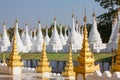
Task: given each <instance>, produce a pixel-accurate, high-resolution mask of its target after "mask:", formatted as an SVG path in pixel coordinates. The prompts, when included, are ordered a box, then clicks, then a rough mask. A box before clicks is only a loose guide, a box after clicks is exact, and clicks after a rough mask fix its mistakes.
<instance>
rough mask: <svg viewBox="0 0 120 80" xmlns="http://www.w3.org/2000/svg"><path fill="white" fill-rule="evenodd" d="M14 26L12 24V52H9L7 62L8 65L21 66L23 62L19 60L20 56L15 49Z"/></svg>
mask: <svg viewBox="0 0 120 80" xmlns="http://www.w3.org/2000/svg"><path fill="white" fill-rule="evenodd" d="M15 31H16V26H14V36H13V47H12V52H11V54H10V58H9V61H8V63H7V65H8V67H22V66H23V62H21V56H20V55H19V53H18V50H17V41H16V34H15Z"/></svg>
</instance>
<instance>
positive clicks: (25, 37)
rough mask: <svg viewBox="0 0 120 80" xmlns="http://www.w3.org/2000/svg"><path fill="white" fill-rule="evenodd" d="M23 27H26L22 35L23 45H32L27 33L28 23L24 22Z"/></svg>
mask: <svg viewBox="0 0 120 80" xmlns="http://www.w3.org/2000/svg"><path fill="white" fill-rule="evenodd" d="M25 27H26V29H25V35H24V40H23V44H24V45H25V46H32V42H31V40H30V36H29V35H28V24H27V23H26V24H25Z"/></svg>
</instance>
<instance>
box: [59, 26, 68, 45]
mask: <svg viewBox="0 0 120 80" xmlns="http://www.w3.org/2000/svg"><path fill="white" fill-rule="evenodd" d="M59 36H60V40H61V43H62V45H65V44H66V41H65V38H64V36H63V33H62V25H61V24H60V35H59Z"/></svg>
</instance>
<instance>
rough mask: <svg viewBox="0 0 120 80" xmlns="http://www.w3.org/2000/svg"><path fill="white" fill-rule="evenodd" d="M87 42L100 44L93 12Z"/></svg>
mask: <svg viewBox="0 0 120 80" xmlns="http://www.w3.org/2000/svg"><path fill="white" fill-rule="evenodd" d="M89 43H90V44H102V40H101V37H100V34H99V32H98V30H97V23H96V17H95V13H93V26H92V28H91V30H90V33H89Z"/></svg>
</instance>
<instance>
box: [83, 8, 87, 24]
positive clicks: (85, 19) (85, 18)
mask: <svg viewBox="0 0 120 80" xmlns="http://www.w3.org/2000/svg"><path fill="white" fill-rule="evenodd" d="M83 21H84V22H85V23H86V22H87V17H86V8H85V15H84V19H83Z"/></svg>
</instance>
